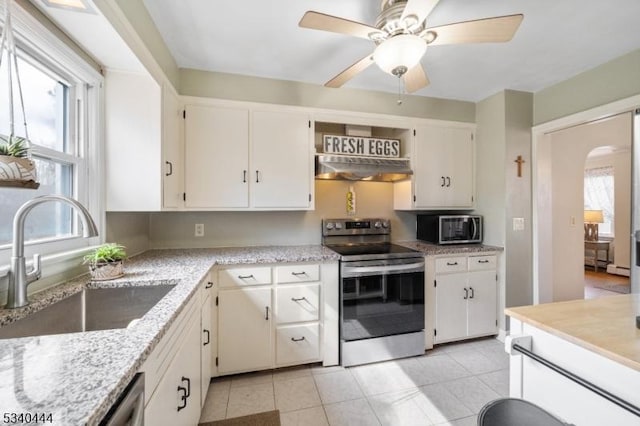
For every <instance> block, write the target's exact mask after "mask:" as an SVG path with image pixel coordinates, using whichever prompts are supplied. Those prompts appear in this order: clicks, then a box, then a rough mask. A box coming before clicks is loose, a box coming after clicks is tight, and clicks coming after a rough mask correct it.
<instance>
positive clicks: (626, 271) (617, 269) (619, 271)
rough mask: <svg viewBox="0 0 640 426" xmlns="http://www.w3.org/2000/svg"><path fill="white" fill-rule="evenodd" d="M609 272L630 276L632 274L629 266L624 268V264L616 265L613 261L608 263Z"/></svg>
mask: <svg viewBox="0 0 640 426" xmlns="http://www.w3.org/2000/svg"><path fill="white" fill-rule="evenodd" d="M607 273H609V274H615V275H622V276H625V277H628V276H629V275H630V272H629V268H624V267H622V266H616V265H614V264H613V263H610V264H608V265H607Z"/></svg>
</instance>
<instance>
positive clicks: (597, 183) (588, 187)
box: [584, 167, 614, 237]
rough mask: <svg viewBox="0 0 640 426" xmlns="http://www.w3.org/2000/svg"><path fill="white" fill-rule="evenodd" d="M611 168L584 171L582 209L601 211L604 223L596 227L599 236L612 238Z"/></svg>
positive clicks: (612, 197)
mask: <svg viewBox="0 0 640 426" xmlns="http://www.w3.org/2000/svg"><path fill="white" fill-rule="evenodd" d="M613 188H614V181H613V167H597V168H592V169H586V170H585V171H584V208H585V210H602V213H603V216H604V223H601V224H600V225H599V227H598V232H599V233H600V234H601V235H606V236H611V237H613V221H614V209H613V201H614V194H613Z"/></svg>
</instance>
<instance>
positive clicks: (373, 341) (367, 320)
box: [322, 218, 425, 366]
mask: <svg viewBox="0 0 640 426" xmlns="http://www.w3.org/2000/svg"><path fill="white" fill-rule="evenodd" d="M390 241H391V224H390V222H389V220H387V219H379V218H372V219H351V218H350V219H324V220H323V221H322V243H323V245H325V246H326V247H328V248H330V249H332V250H334V251H335V252H337V253H338V254H340V359H341V364H342V365H344V366H350V365H359V364H366V363H370V362H377V361H384V360H388V359H394V358H402V357H408V356H414V355H420V354H423V353H424V347H425V341H424V317H425V312H424V255H423V254H422V253H420V252H417V251H415V250H412V249H409V248H406V247H402V246H399V245H396V244H392V243H391V242H390Z"/></svg>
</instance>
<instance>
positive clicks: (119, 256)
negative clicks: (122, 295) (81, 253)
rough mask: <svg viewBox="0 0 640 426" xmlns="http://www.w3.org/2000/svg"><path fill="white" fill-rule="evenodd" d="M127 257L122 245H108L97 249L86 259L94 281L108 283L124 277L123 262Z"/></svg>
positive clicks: (85, 261)
mask: <svg viewBox="0 0 640 426" xmlns="http://www.w3.org/2000/svg"><path fill="white" fill-rule="evenodd" d="M126 257H127V252H126V251H125V247H124V246H121V245H120V244H114V243H107V244H103V245H101V246H99V247H96V248H95V249H94V250H93V251H92V252H91V253H89V254H87V255H86V256H85V257H84V263H88V264H89V271H90V272H91V279H92V280H93V281H106V280H112V279H114V278H120V277H121V276H123V275H124V268H123V261H124V259H125V258H126Z"/></svg>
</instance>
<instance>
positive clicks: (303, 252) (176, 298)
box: [0, 245, 339, 425]
mask: <svg viewBox="0 0 640 426" xmlns="http://www.w3.org/2000/svg"><path fill="white" fill-rule="evenodd" d="M338 259H339V256H338V255H337V254H336V253H335V252H333V251H331V250H329V249H327V248H325V247H322V246H319V245H309V246H267V247H248V248H215V249H185V250H179V249H176V250H173V249H172V250H151V251H148V252H145V253H143V254H141V255H139V256H135V257H133V258H131V259H130V260H128V261H127V263H126V265H125V270H126V275H125V276H124V277H122V278H120V279H117V280H113V281H108V282H93V283H89V277H88V276H82V277H79V278H76V279H74V280H71V281H68V282H66V283H64V284H61V285H59V286H56V287H53V288H51V289H47V290H45V291H42V292H40V293H37V294H34V295H31V296H30V300H31V304H30V305H29V306H27V307H25V308H22V309H12V310H8V309H0V325H4V324H8V323H11V322H13V321H15V320H17V319H20V318H22V317H24V316H26V315H28V314H29V313H31V312H34V311H36V310H39V309H42V308H43V307H45V306H48V305H49V304H51V303H54V302H56V301H58V300H61V299H63V298H65V297H68V296H70V295H72V294H74V293H77V292H79V291H81V290H82V289H83V288H85V287H96V288H97V287H115V286H145V285H167V284H177V285H176V286H175V287H174V288H173V289H172V290H171V291H170V292H169V293H167V295H166V296H165V297H164V298H163V299H162V300H160V302H158V304H156V305H155V306H154V307H153V308H152V309H151V310H150V311H149V312H147V314H146V315H144V317H142V319H141V320H140V321H139V322H137V323H136V324H135V325H133V326H131V327H129V328H127V329H116V330H104V331H91V332H85V333H70V334H60V335H51V336H38V337H25V338H19V339H5V340H0V401H2V404H1V407H2V411H3V412H6V413H18V414H19V413H31V414H45V415H48V414H49V413H51V414H52V417H53V423H54V424H61V425H81V424H91V425H92V424H97V423H98V422H99V421H100V420H101V419H102V417H103V416H104V415H105V414H106V412H107V411H108V409H109V408H110V407H111V405H112V404H113V403H114V401H115V400H116V399H117V397H118V396H119V395H120V393H121V392H122V391H123V390H124V388H125V387H126V385H127V384H128V383H129V382H130V380H131V379H132V378H133V376H134V375H135V373H136V372H137V371H138V370H139V368H140V367H141V366H142V364H143V362H144V361H145V359H146V358H147V357H148V355H149V354H150V353H151V351H152V350H153V349H154V348H155V346H156V345H157V344H158V342H159V341H160V340H161V338H162V337H163V335H164V333H165V332H166V331H167V330H168V328H169V326H170V325H171V324H172V322H173V321H174V320H175V319H176V318H177V316H178V315H179V314H180V313H181V312H182V310H183V308H184V307H185V306H186V304H187V303H188V302H189V300H190V299H191V298H192V297H193V296H194V295H195V294H196V289H197V288H198V285H199V284H200V283H201V282H202V281H203V280H205V279H206V278H207V274H208V272H209V271H210V269H211V268H212V267H213V266H215V265H232V264H245V263H281V262H332V261H337V260H338Z"/></svg>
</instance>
